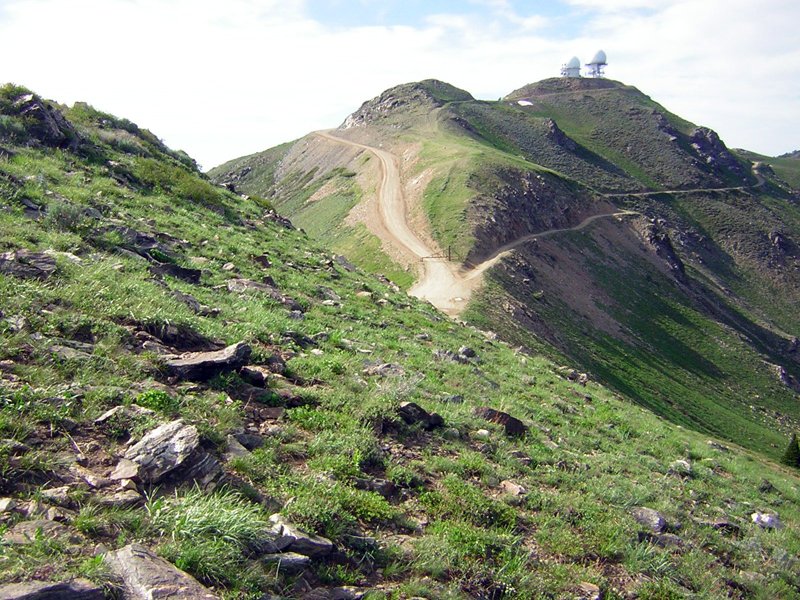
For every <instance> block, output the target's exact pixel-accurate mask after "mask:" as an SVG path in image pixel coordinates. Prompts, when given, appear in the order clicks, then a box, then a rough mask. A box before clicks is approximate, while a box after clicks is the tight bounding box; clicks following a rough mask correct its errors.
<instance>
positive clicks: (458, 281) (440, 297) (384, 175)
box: [316, 131, 635, 316]
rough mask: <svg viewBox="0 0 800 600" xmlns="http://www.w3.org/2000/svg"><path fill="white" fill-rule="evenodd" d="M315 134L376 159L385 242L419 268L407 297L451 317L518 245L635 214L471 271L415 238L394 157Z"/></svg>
mask: <svg viewBox="0 0 800 600" xmlns="http://www.w3.org/2000/svg"><path fill="white" fill-rule="evenodd" d="M316 135H318V136H320V137H322V138H325V139H326V140H329V141H332V142H335V143H337V144H344V145H346V146H351V147H355V148H359V149H361V150H366V151H367V152H371V153H372V154H374V155H375V156H377V157H378V160H379V161H380V164H381V184H380V188H379V192H378V205H379V214H380V218H381V221H382V225H383V227H384V228H385V230H386V231H387V232H388V233H389V236H390V237H391V239H390V240H386V241H388V242H390V243H391V244H392V245H394V246H395V247H396V248H397V249H398V250H399V251H401V252H403V253H404V254H406V255H407V256H408V257H409V258H411V259H413V260H414V261H418V262H419V264H420V265H421V272H420V275H419V278H418V280H417V283H416V284H414V286H413V287H412V288H411V289H410V290H409V291H408V293H409V295H411V296H415V297H417V298H421V299H424V300H427V301H428V302H430V303H431V304H433V305H434V306H435V307H436V308H438V309H439V310H441V311H442V312H444V313H447V314H448V315H451V316H457V315H459V314H461V312H462V311H463V310H464V308H465V307H466V305H467V301H468V300H469V298H470V296H471V295H472V292H473V291H474V290H475V289H476V288H477V287H478V286H479V285H480V284H481V282H482V278H481V275H482V274H483V273H484V272H485V271H486V270H487V269H489V268H490V267H492V266H493V265H495V264H496V263H497V262H499V261H500V260H501V259H502V258H503V257H504V256H505V255H506V254H508V253H509V252H511V251H512V250H513V249H514V248H516V247H517V246H519V245H521V244H524V243H525V242H529V241H531V240H533V239H537V238H543V237H548V236H551V235H554V234H556V233H561V232H565V231H577V230H580V229H583V228H585V227H586V226H588V225H590V224H591V223H593V222H594V221H596V220H597V219H601V218H604V217H613V216H622V215H629V214H635V213H633V212H631V211H618V212H612V213H604V214H599V215H592V216H591V217H587V218H586V219H584V220H583V221H582V222H581V223H579V224H578V225H576V226H575V227H568V228H565V229H551V230H549V231H544V232H542V233H534V234H531V235H528V236H525V237H522V238H519V239H517V240H514V241H513V242H510V243H509V244H506V245H505V246H502V247H501V248H498V249H497V251H496V252H495V253H494V254H493V255H492V256H491V257H489V258H488V259H486V260H485V261H483V262H481V263H480V264H478V265H475V266H473V267H472V268H464V267H460V266H459V265H456V264H455V263H451V262H448V261H447V260H446V259H444V258H436V257H435V256H436V255H437V254H440V253H439V252H438V251H437V250H436V249H433V248H430V247H429V246H428V245H427V244H426V243H425V242H424V241H423V240H422V239H420V238H419V236H417V235H416V234H415V233H414V232H413V231H412V229H411V228H410V227H409V224H408V209H407V206H406V202H405V197H404V195H403V186H402V180H401V177H400V168H399V167H398V164H397V158H396V157H395V156H394V155H393V154H391V153H390V152H387V151H386V150H382V149H380V148H375V147H373V146H367V145H365V144H359V143H358V142H353V141H350V140H346V139H344V138H340V137H337V136H335V135H333V134H332V133H331V132H330V131H318V132H316Z"/></svg>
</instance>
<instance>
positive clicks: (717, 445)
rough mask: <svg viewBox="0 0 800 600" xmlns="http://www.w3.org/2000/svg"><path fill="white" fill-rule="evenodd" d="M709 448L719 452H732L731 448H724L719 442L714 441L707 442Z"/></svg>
mask: <svg viewBox="0 0 800 600" xmlns="http://www.w3.org/2000/svg"><path fill="white" fill-rule="evenodd" d="M706 444H708V447H709V448H713V449H714V450H719V451H720V452H730V448H728V447H727V446H723V445H722V444H720V443H719V442H715V441H714V440H708V441H707V442H706Z"/></svg>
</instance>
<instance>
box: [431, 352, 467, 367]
mask: <svg viewBox="0 0 800 600" xmlns="http://www.w3.org/2000/svg"><path fill="white" fill-rule="evenodd" d="M433 358H434V360H442V361H444V360H449V361H452V362H457V363H461V364H466V363H468V362H469V358H467V357H466V356H462V355H461V354H456V353H455V352H452V351H451V350H434V351H433Z"/></svg>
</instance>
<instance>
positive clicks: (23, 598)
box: [0, 579, 105, 600]
mask: <svg viewBox="0 0 800 600" xmlns="http://www.w3.org/2000/svg"><path fill="white" fill-rule="evenodd" d="M104 598H105V595H104V594H103V588H102V587H98V586H96V585H95V584H93V583H92V582H91V581H87V580H86V579H75V580H73V581H64V582H60V583H53V582H50V581H28V582H25V583H12V584H9V585H0V600H103V599H104Z"/></svg>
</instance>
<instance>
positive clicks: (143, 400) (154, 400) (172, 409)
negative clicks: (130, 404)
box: [136, 390, 180, 415]
mask: <svg viewBox="0 0 800 600" xmlns="http://www.w3.org/2000/svg"><path fill="white" fill-rule="evenodd" d="M136 404H138V405H139V406H143V407H145V408H150V409H152V410H155V411H158V412H160V413H164V414H169V415H172V414H175V413H177V411H178V408H179V406H180V402H179V401H178V400H177V399H176V398H173V397H172V396H170V395H169V394H168V393H167V392H164V391H162V390H147V391H144V392H142V393H141V394H139V395H138V396H136Z"/></svg>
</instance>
